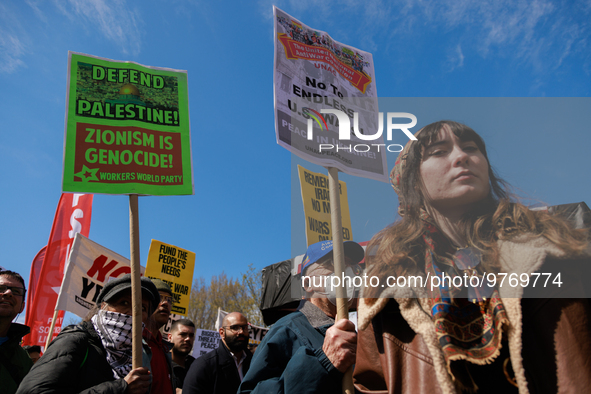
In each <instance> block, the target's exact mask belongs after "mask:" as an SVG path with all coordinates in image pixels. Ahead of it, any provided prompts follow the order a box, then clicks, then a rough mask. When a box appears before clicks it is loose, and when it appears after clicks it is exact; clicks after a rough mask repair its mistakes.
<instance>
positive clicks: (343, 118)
mask: <svg viewBox="0 0 591 394" xmlns="http://www.w3.org/2000/svg"><path fill="white" fill-rule="evenodd" d="M304 113H305V114H306V115H308V116H309V118H308V129H307V138H308V140H309V141H312V140H313V139H314V131H313V127H314V122H316V123H317V124H318V126H320V129H321V130H324V128H326V130H328V126H327V124H326V120H325V119H324V117H323V116H322V114H333V115H335V116H336V117H337V119H338V126H339V142H338V143H337V144H336V145H335V144H329V143H325V142H328V141H321V143H320V144H319V145H318V146H319V151H320V152H322V151H323V150H325V151H330V150H335V151H336V152H339V151H348V152H352V151H355V152H368V151H370V150H371V149H372V148H371V147H372V146H374V147H376V148H377V151H378V152H380V148H381V147H384V148H385V149H386V150H387V151H388V152H401V151H402V149H403V148H404V147H403V146H402V145H400V144H388V145H386V144H349V145H345V144H342V143H341V142H342V141H350V140H351V130H353V133H354V134H355V136H356V137H357V138H358V139H360V140H362V141H376V140H378V139H380V138H381V137H382V134H383V132H384V119H383V113H382V112H380V113H379V115H378V123H379V125H378V130H377V131H376V132H375V134H364V133H362V131H363V130H360V129H359V114H358V113H357V112H354V113H353V127H352V128H351V121H350V120H349V116H348V115H347V114H346V113H345V112H343V111H340V110H338V109H334V108H331V109H321V110H320V113H318V112H317V111H314V110H313V109H311V108H304ZM400 118H406V119H409V120H410V123H394V119H400ZM386 119H387V121H386V139H387V140H388V141H392V132H393V131H394V130H400V131H402V132H403V133H404V134H405V135H406V136H407V137H408V138H409V139H410V140H413V141H416V139H417V138H416V137H415V136H414V135H413V134H412V133H411V132H410V131H409V130H408V129H410V128H412V127H414V126H416V124H417V117H416V116H414V115H413V114H411V113H408V112H388V113H387V114H386ZM323 126H324V127H323Z"/></svg>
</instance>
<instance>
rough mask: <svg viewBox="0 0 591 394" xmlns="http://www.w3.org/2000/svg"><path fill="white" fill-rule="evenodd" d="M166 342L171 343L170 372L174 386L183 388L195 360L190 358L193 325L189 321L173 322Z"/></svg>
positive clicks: (192, 342)
mask: <svg viewBox="0 0 591 394" xmlns="http://www.w3.org/2000/svg"><path fill="white" fill-rule="evenodd" d="M168 341H169V342H170V343H172V349H171V350H170V354H171V356H172V370H173V372H174V380H175V386H176V387H177V388H179V389H182V388H183V383H184V382H185V376H186V375H187V371H188V370H189V368H190V367H191V364H192V363H193V361H195V358H194V357H192V356H190V355H189V353H191V350H193V344H194V343H195V324H194V323H193V322H192V321H191V320H189V319H180V320H175V321H174V322H173V323H172V325H171V326H170V333H169V334H168Z"/></svg>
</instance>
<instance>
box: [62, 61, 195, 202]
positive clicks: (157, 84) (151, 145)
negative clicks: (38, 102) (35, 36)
mask: <svg viewBox="0 0 591 394" xmlns="http://www.w3.org/2000/svg"><path fill="white" fill-rule="evenodd" d="M68 57H69V62H68V94H67V100H66V105H67V107H66V127H65V129H66V130H65V148H64V173H63V191H64V192H83V193H104V194H144V195H159V196H162V195H180V194H193V193H194V191H193V163H192V155H191V129H190V125H189V100H188V97H189V95H188V89H187V72H186V71H183V70H173V69H168V68H160V67H148V66H143V65H141V64H137V63H134V62H122V61H116V60H110V59H104V58H99V57H95V56H89V55H84V54H81V53H75V52H69V53H68Z"/></svg>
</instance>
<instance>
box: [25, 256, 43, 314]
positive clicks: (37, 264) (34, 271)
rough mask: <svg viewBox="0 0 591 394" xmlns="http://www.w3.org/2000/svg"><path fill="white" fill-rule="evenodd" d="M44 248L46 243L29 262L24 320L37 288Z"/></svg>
mask: <svg viewBox="0 0 591 394" xmlns="http://www.w3.org/2000/svg"><path fill="white" fill-rule="evenodd" d="M46 250H47V245H46V246H44V247H43V248H41V250H40V251H39V252H38V253H37V255H36V256H35V258H34V259H33V263H32V264H31V273H30V274H29V290H28V291H27V310H26V312H25V320H26V316H28V314H29V305H33V300H34V298H35V290H36V289H37V283H38V282H39V275H40V274H41V267H43V259H44V258H45V251H46Z"/></svg>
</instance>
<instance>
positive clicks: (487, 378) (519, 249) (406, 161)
mask: <svg viewBox="0 0 591 394" xmlns="http://www.w3.org/2000/svg"><path fill="white" fill-rule="evenodd" d="M416 137H417V140H416V141H409V143H408V144H407V145H406V147H405V148H404V150H403V151H402V152H401V153H400V155H399V157H398V160H397V161H396V164H395V166H394V168H393V170H392V172H391V176H390V178H391V182H392V186H393V188H394V190H395V191H396V193H397V194H398V197H399V204H400V206H399V213H400V215H401V218H402V219H401V220H400V221H398V222H396V223H394V224H393V225H391V226H389V227H387V228H385V229H384V230H382V231H381V232H380V233H378V234H377V235H376V236H375V237H374V238H373V239H372V241H371V242H370V245H369V247H368V249H367V252H366V264H367V275H368V276H369V277H370V278H371V277H377V278H379V283H378V282H377V281H374V282H370V283H371V286H368V287H366V288H365V289H364V290H363V295H362V296H363V298H362V299H360V305H359V310H358V319H359V321H358V324H359V330H360V331H359V343H358V348H357V362H356V367H355V373H354V379H355V383H356V386H357V389H359V390H360V391H361V392H388V393H427V392H428V393H431V392H434V393H437V392H442V393H455V392H478V393H498V392H504V393H505V392H507V393H510V392H519V393H527V392H531V393H541V392H548V393H556V392H582V390H583V391H584V390H588V388H589V387H591V327H590V319H589V316H591V312H590V311H591V309H590V305H589V302H588V300H587V299H586V298H584V297H587V296H588V295H587V294H586V293H585V288H584V287H583V284H584V281H585V280H586V279H588V278H585V277H583V276H582V275H583V272H584V271H581V270H582V269H583V270H584V269H585V268H586V266H588V265H589V263H590V261H589V255H588V252H587V251H586V250H587V248H588V238H587V234H586V232H584V231H582V230H573V229H572V228H570V227H569V225H568V224H567V223H566V222H565V221H563V220H561V219H559V218H557V217H555V216H552V215H550V214H548V213H547V212H542V211H532V210H529V209H528V208H527V207H525V206H524V205H522V204H520V203H518V202H516V201H515V198H514V197H513V196H512V195H511V194H510V193H509V192H508V186H507V184H506V183H505V182H504V181H502V180H501V179H500V178H499V177H498V176H497V175H496V174H495V172H494V170H493V169H492V167H491V165H490V163H489V160H488V156H487V152H486V147H485V144H484V141H483V140H482V138H481V137H480V136H479V135H478V134H477V133H476V132H475V131H474V130H472V129H471V128H469V127H467V126H465V125H463V124H460V123H456V122H452V121H440V122H436V123H432V124H430V125H428V126H426V127H424V128H423V129H421V130H419V132H418V133H417V134H416ZM585 264H586V265H585ZM540 277H542V280H541V281H540V280H537V281H536V282H535V284H534V281H535V280H536V279H540ZM548 278H550V281H548V280H547V279H548ZM543 284H545V287H542V285H543ZM567 297H569V298H567Z"/></svg>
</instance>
